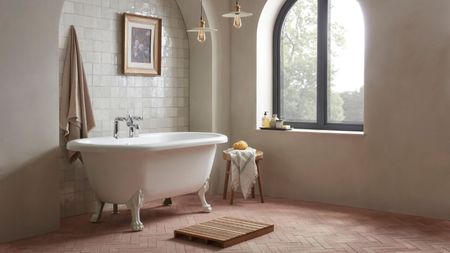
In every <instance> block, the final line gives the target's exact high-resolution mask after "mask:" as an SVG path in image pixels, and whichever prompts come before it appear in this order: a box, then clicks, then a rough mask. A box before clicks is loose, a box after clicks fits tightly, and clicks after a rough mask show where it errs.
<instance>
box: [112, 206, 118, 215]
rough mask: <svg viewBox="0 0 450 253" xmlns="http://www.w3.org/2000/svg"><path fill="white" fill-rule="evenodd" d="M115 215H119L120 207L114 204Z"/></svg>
mask: <svg viewBox="0 0 450 253" xmlns="http://www.w3.org/2000/svg"><path fill="white" fill-rule="evenodd" d="M113 214H119V205H117V204H113Z"/></svg>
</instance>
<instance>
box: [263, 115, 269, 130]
mask: <svg viewBox="0 0 450 253" xmlns="http://www.w3.org/2000/svg"><path fill="white" fill-rule="evenodd" d="M261 127H263V128H269V127H270V118H269V116H267V112H264V116H263V117H262V121H261Z"/></svg>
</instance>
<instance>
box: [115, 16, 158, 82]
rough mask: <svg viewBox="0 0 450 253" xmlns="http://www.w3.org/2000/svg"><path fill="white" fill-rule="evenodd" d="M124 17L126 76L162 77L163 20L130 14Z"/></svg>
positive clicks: (124, 64)
mask: <svg viewBox="0 0 450 253" xmlns="http://www.w3.org/2000/svg"><path fill="white" fill-rule="evenodd" d="M123 16H124V54H123V72H124V74H126V75H149V76H159V75H161V26H162V20H161V19H159V18H154V17H146V16H140V15H135V14H130V13H125V14H123Z"/></svg>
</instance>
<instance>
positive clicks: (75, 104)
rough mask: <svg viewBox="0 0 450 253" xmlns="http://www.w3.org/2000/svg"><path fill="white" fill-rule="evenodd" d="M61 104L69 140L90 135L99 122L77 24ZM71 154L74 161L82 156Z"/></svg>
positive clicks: (68, 53)
mask: <svg viewBox="0 0 450 253" xmlns="http://www.w3.org/2000/svg"><path fill="white" fill-rule="evenodd" d="M60 106H61V107H60V110H59V128H61V130H63V131H64V140H65V142H69V141H71V140H74V139H80V138H87V137H88V131H89V130H91V129H92V128H93V127H95V122H94V116H93V113H92V107H91V99H90V98H89V91H88V87H87V82H86V75H85V73H84V67H83V61H82V59H81V53H80V48H79V45H78V39H77V34H76V31H75V28H74V27H73V26H71V27H70V38H69V43H68V46H67V49H66V59H65V62H64V72H63V76H62V87H61V96H60ZM68 156H69V160H70V161H71V162H72V161H74V160H76V159H77V158H79V153H78V152H73V151H68Z"/></svg>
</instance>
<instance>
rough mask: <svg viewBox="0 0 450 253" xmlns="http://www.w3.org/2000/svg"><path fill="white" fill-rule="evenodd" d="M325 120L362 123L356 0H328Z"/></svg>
mask: <svg viewBox="0 0 450 253" xmlns="http://www.w3.org/2000/svg"><path fill="white" fill-rule="evenodd" d="M329 13H330V14H329V17H330V21H329V24H330V28H329V31H330V33H329V52H328V59H329V62H328V83H329V86H328V101H329V103H328V122H330V123H344V124H362V123H363V119H364V117H363V113H364V20H363V16H362V11H361V8H360V6H359V4H358V2H357V0H331V1H330V12H329Z"/></svg>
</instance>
